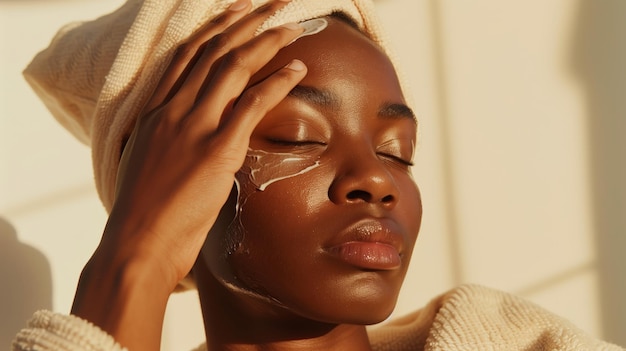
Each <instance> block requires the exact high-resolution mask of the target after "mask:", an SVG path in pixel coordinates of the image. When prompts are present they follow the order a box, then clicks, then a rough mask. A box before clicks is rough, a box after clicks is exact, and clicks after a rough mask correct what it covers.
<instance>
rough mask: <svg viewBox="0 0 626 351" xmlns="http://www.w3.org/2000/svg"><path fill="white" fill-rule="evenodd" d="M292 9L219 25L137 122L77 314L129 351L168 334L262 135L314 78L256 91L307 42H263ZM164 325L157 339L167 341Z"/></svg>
mask: <svg viewBox="0 0 626 351" xmlns="http://www.w3.org/2000/svg"><path fill="white" fill-rule="evenodd" d="M285 4H286V2H284V1H275V2H271V3H270V4H268V5H266V6H264V7H262V8H261V9H259V10H256V11H254V12H253V13H251V14H248V15H246V13H247V11H248V10H249V8H250V6H251V5H250V4H249V3H248V4H247V5H246V7H245V9H244V10H240V11H227V12H225V13H224V14H222V15H221V16H220V17H218V18H217V19H216V20H215V21H212V22H210V23H208V24H207V25H206V27H205V28H203V29H202V30H201V31H199V32H198V33H197V34H196V35H195V36H194V37H193V38H191V39H190V40H189V42H187V43H186V44H184V45H183V46H181V47H180V49H179V50H178V51H177V53H176V55H175V57H174V58H173V60H172V63H171V64H170V66H169V67H168V69H167V70H166V72H165V73H164V75H163V77H162V79H161V81H160V83H159V84H158V86H157V88H156V90H155V91H154V93H153V95H152V97H151V98H150V100H149V101H148V103H147V105H146V107H145V108H144V111H145V113H143V114H142V115H141V116H140V117H139V118H138V120H137V123H136V126H135V128H134V130H133V132H132V134H131V136H130V138H129V140H128V142H127V144H126V146H125V149H124V152H123V155H122V159H121V164H120V169H119V173H118V179H117V192H116V199H115V202H114V206H113V209H112V211H111V214H110V217H109V220H108V222H107V225H106V228H105V231H104V234H103V238H102V241H101V243H100V245H99V246H98V248H97V250H96V252H95V253H94V255H93V257H92V259H91V260H90V262H89V263H88V264H87V265H86V267H85V269H84V271H83V274H82V276H81V280H80V283H79V288H78V290H77V295H76V299H75V303H74V307H73V309H72V310H73V313H75V314H78V315H80V316H83V317H84V318H87V319H89V320H91V321H92V322H94V323H96V324H97V325H100V326H101V327H102V328H104V329H105V330H106V331H108V332H110V333H112V334H113V335H114V336H115V337H116V338H118V340H119V341H122V340H120V338H121V339H123V340H125V341H126V342H127V344H124V346H127V347H130V346H131V345H130V344H128V343H132V340H130V339H132V336H133V335H134V337H135V338H137V335H141V336H142V337H141V339H142V341H143V342H145V341H146V339H145V336H146V334H145V332H140V333H137V330H136V329H137V328H140V329H141V328H143V329H145V328H147V326H146V325H144V324H145V323H146V320H147V319H149V318H151V317H152V318H153V319H157V320H159V322H162V316H161V311H162V312H164V309H165V303H166V302H167V296H168V295H169V293H170V292H171V291H172V290H173V289H174V287H175V286H176V284H177V283H178V282H179V281H180V280H181V279H182V278H183V277H185V275H187V274H188V272H189V271H190V270H191V268H192V266H193V264H194V262H195V260H196V257H197V256H198V254H199V252H200V249H201V247H202V244H203V242H204V240H205V238H206V235H207V233H208V232H209V229H210V228H211V226H212V225H213V223H214V222H215V220H216V218H217V216H218V214H219V211H220V209H221V207H222V205H223V204H224V203H225V202H226V200H227V198H228V195H229V193H230V191H231V188H232V185H233V181H234V175H235V172H237V170H238V169H239V168H240V167H241V165H242V163H243V161H244V158H245V155H246V151H247V148H248V143H249V139H250V135H251V134H252V131H253V130H254V128H255V126H256V125H257V124H258V122H259V121H260V120H261V118H263V116H264V115H265V114H266V112H268V111H269V110H271V109H272V108H273V107H274V106H276V105H277V104H278V103H279V102H280V101H281V100H283V99H284V98H285V96H286V95H287V94H288V92H289V91H290V90H291V89H292V88H293V87H294V86H295V85H296V84H297V83H298V82H299V81H300V80H301V79H302V78H303V77H304V75H305V74H306V67H305V66H304V64H302V63H301V62H300V61H297V60H294V61H292V62H291V63H290V64H289V65H287V66H286V67H284V68H282V69H280V70H278V71H276V72H275V73H273V74H272V75H270V76H269V77H267V78H265V79H264V80H263V81H261V82H260V83H258V84H255V85H254V86H252V87H250V88H248V89H245V88H246V86H247V85H248V83H249V80H250V77H251V76H252V75H253V74H254V73H256V72H257V71H259V70H260V69H261V68H262V67H263V66H264V65H265V64H267V63H268V62H269V61H270V60H271V59H272V58H273V57H274V55H275V54H276V53H277V52H278V50H280V49H281V48H282V47H284V46H285V45H287V44H288V43H289V42H291V41H292V40H293V39H294V38H295V37H296V36H297V35H299V34H300V33H301V32H302V29H301V28H299V26H290V25H287V26H281V27H278V28H273V29H270V30H268V31H266V32H264V33H262V34H260V35H258V36H257V37H254V31H255V30H256V28H258V27H259V26H260V25H261V24H262V23H263V21H264V20H265V19H266V18H267V17H268V16H269V15H271V14H273V13H274V12H276V10H277V9H279V8H280V7H282V6H284V5H285ZM244 89H245V91H244ZM137 289H139V291H140V292H142V293H140V292H138V291H137ZM145 289H149V291H145ZM154 311H158V312H154ZM154 313H156V315H153V314H154ZM159 316H161V317H159ZM137 318H139V319H140V321H136V320H135V319H137ZM137 323H139V324H137ZM142 323H143V324H142ZM160 325H161V324H159V325H158V326H152V327H151V328H150V330H153V331H154V330H158V332H159V335H160ZM128 327H130V328H131V329H133V328H135V330H133V331H131V330H130V329H128ZM157 345H158V344H157ZM143 347H147V346H146V345H142V346H141V348H143Z"/></svg>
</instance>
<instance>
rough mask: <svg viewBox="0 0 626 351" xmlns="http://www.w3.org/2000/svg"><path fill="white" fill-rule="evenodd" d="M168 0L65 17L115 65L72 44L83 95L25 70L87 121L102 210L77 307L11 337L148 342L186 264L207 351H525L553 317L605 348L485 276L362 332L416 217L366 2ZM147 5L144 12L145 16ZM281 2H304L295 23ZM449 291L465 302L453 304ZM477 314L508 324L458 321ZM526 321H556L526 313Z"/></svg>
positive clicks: (390, 85)
mask: <svg viewBox="0 0 626 351" xmlns="http://www.w3.org/2000/svg"><path fill="white" fill-rule="evenodd" d="M163 3H164V2H157V1H154V2H150V1H147V2H145V3H142V2H140V1H129V3H127V4H126V5H125V6H124V7H123V8H122V9H121V10H120V11H118V12H117V13H116V14H113V15H111V16H107V17H103V18H102V19H100V20H98V21H100V22H98V21H96V22H93V23H92V24H86V25H84V27H83V28H81V29H80V30H76V31H73V32H72V31H69V32H66V34H65V37H64V38H67V37H68V36H69V37H72V36H76V37H78V38H79V39H81V40H84V39H85V38H84V37H81V36H83V35H84V36H85V37H90V39H91V40H94V41H96V42H97V44H98V45H99V46H96V47H97V49H96V50H95V51H96V52H97V53H98V55H93V56H92V55H91V54H92V52H91V51H89V50H90V49H91V48H93V47H94V46H95V45H93V42H91V43H89V45H84V46H82V48H86V49H79V50H78V52H77V53H72V58H71V59H70V60H69V61H68V63H67V65H66V66H65V67H70V68H71V69H75V66H76V62H75V61H76V60H77V61H79V62H83V61H81V60H80V59H79V58H80V57H81V55H87V54H85V52H84V51H81V50H87V51H88V52H89V55H87V56H89V57H90V58H93V59H94V60H96V61H98V60H104V61H105V62H108V63H109V64H108V65H107V64H103V65H100V64H96V65H95V66H97V67H96V68H97V69H95V70H94V68H93V67H91V66H89V64H90V63H92V62H91V60H85V61H86V62H88V64H86V65H87V67H88V69H87V70H86V71H87V73H88V74H89V78H88V79H87V81H88V82H89V84H91V85H90V88H93V87H95V88H93V90H94V91H96V93H95V95H96V96H97V104H95V106H92V105H93V101H91V100H90V99H85V96H78V97H77V96H76V95H80V94H71V95H72V96H69V97H68V95H66V94H65V93H66V91H65V90H63V89H62V88H60V87H58V86H57V87H54V89H49V84H47V83H50V82H51V81H53V82H54V83H55V84H58V82H59V79H50V78H48V80H47V81H46V80H45V79H42V78H40V77H41V76H42V74H40V73H41V72H40V71H38V68H37V67H36V66H37V64H33V65H32V66H31V68H29V70H28V71H27V77H29V80H30V82H31V84H32V85H33V86H34V88H35V89H36V90H38V91H39V92H40V95H42V96H43V97H44V98H46V94H47V93H49V91H51V90H52V91H54V92H55V93H56V92H58V91H62V93H59V95H60V97H57V98H56V99H57V100H56V105H58V101H62V102H66V103H68V107H67V108H65V109H63V110H61V111H59V110H58V109H55V108H54V107H52V109H53V112H54V113H56V116H57V118H59V119H60V120H61V121H62V123H64V124H65V125H70V124H71V123H77V124H79V125H81V126H82V129H81V128H78V130H82V131H83V132H84V133H85V135H82V136H83V137H85V138H91V139H92V144H93V147H94V167H95V169H96V181H97V184H98V189H99V192H100V195H101V198H102V199H103V203H104V204H105V207H107V209H108V210H109V211H110V217H109V220H108V222H107V225H106V227H105V230H104V233H103V238H102V241H101V243H100V245H99V247H98V248H97V249H96V252H95V253H94V255H93V256H92V258H91V260H90V261H89V262H88V263H87V265H86V266H85V268H84V270H83V274H82V275H81V278H80V281H79V286H78V289H77V292H76V297H75V301H74V305H73V308H72V315H74V316H75V317H74V316H60V315H54V314H51V313H46V312H44V313H40V314H38V315H36V316H35V319H34V321H33V322H32V325H31V328H30V329H26V330H25V331H23V332H22V333H21V334H20V335H18V337H17V338H16V341H15V343H14V348H15V349H18V350H19V349H44V347H48V349H55V345H56V347H59V348H61V347H62V348H66V349H90V348H95V349H103V350H114V349H118V348H120V345H121V346H123V347H126V348H128V349H131V350H141V349H145V350H155V349H158V348H159V342H160V332H161V328H162V322H163V318H164V312H165V306H166V303H167V299H168V297H169V295H170V294H171V293H172V291H174V290H175V289H176V288H177V286H179V284H180V283H181V281H183V280H185V279H187V280H189V277H187V276H188V274H189V273H190V272H191V277H192V278H191V280H192V281H193V282H194V283H195V285H196V286H197V288H198V291H199V295H200V300H201V305H202V311H203V316H204V324H205V330H206V336H207V345H206V348H207V349H208V350H370V349H380V350H392V349H393V350H400V349H406V350H419V349H431V350H436V349H451V348H450V346H451V345H453V343H455V342H456V343H457V344H456V348H459V349H463V348H466V349H480V348H484V347H491V348H494V347H495V348H499V347H498V346H505V345H506V346H516V347H519V348H520V349H528V347H529V346H542V345H543V344H542V343H543V342H545V340H548V341H552V340H557V339H558V338H560V337H561V336H562V335H567V336H568V338H569V336H570V335H573V337H574V338H576V339H575V342H576V345H581V343H582V342H586V343H587V344H586V345H589V346H590V347H595V346H600V347H606V348H607V349H610V348H611V346H610V345H608V344H603V343H601V342H599V341H594V340H591V339H588V338H587V337H586V336H584V335H579V332H578V331H577V330H576V329H574V328H572V327H570V326H569V325H567V324H566V323H565V322H561V321H559V320H558V318H556V317H554V316H552V315H549V314H547V313H545V312H543V311H541V310H540V309H538V308H537V307H535V306H531V305H529V304H527V303H524V302H522V301H519V300H517V299H515V298H513V297H510V296H508V295H505V294H502V293H498V292H492V291H489V290H487V289H483V288H480V287H463V288H460V289H458V290H456V291H455V292H452V293H449V294H447V295H444V296H442V297H440V298H438V299H436V300H434V301H433V303H431V304H430V305H429V306H427V307H426V308H425V309H423V310H421V311H419V312H418V313H415V314H413V315H411V316H409V317H407V318H405V319H403V320H400V321H398V322H395V323H393V324H390V325H389V326H387V327H385V328H383V329H381V330H379V331H375V332H373V333H371V334H368V332H367V330H366V328H365V326H366V325H369V324H374V323H378V322H381V321H383V320H385V319H386V318H387V317H388V316H389V314H390V313H391V311H392V310H393V307H394V305H395V301H396V298H397V295H398V292H399V289H400V286H401V283H402V280H403V278H404V275H405V273H406V270H407V268H408V264H409V261H410V257H411V252H412V248H413V245H414V243H415V240H416V237H417V233H418V231H419V225H420V221H421V201H420V196H419V191H418V189H417V186H416V185H415V183H414V181H413V179H412V177H411V173H410V170H409V168H410V166H411V159H412V157H413V151H414V145H415V135H416V128H417V124H416V120H415V116H414V115H413V113H412V111H411V109H410V108H409V107H408V106H407V104H406V101H405V98H404V95H403V92H402V89H401V84H400V83H399V81H398V78H397V75H396V73H395V70H394V67H393V64H392V63H391V61H390V60H389V58H388V55H387V53H386V51H384V49H383V47H382V45H383V42H382V40H381V39H380V35H379V32H378V28H377V27H376V24H375V21H373V20H372V19H371V7H370V6H371V5H369V4H367V3H364V2H360V1H355V2H352V1H333V2H330V1H329V2H328V4H325V2H324V1H315V2H313V1H305V0H303V1H294V2H293V3H289V1H272V2H269V3H267V4H266V5H264V6H261V7H259V8H258V9H256V10H255V11H252V12H250V11H251V8H252V4H250V3H249V2H248V1H246V0H241V1H237V2H235V3H233V4H229V6H230V7H229V8H228V9H227V10H226V11H225V12H223V13H220V14H219V15H217V17H213V16H206V17H207V18H202V20H201V21H197V22H194V21H190V20H189V18H196V20H197V17H194V16H196V13H194V11H192V10H194V9H195V10H196V12H201V11H203V10H204V8H203V7H202V6H200V5H197V4H194V5H193V6H190V7H185V6H186V5H185V4H186V2H185V1H180V2H174V1H173V2H171V7H169V8H167V6H169V5H164V4H163ZM221 5H224V6H225V5H226V4H225V3H222V2H218V3H215V4H211V5H209V7H207V10H208V11H215V12H216V13H218V12H219V11H221V8H220V6H221ZM159 6H164V8H160V7H159ZM194 6H195V8H194ZM159 9H161V10H163V9H165V10H163V11H160V10H159ZM146 13H148V14H150V18H151V20H154V22H155V23H157V25H156V26H151V25H150V23H152V22H150V23H148V24H145V23H144V22H143V21H142V20H143V19H144V17H142V16H143V15H145V14H146ZM290 16H292V17H293V19H294V20H296V21H297V22H301V21H303V20H310V19H313V20H310V21H307V22H303V23H302V24H295V23H294V22H293V21H289V20H287V19H289V18H290ZM200 17H202V16H200ZM155 18H156V19H155ZM276 22H279V23H276ZM285 22H287V23H286V24H285ZM162 23H166V24H165V25H161V24H162ZM200 23H201V24H202V27H201V28H200V29H198V30H196V28H195V27H194V26H196V25H197V24H200ZM107 24H108V25H110V27H108V29H109V30H103V28H102V26H106V25H107ZM276 25H278V26H276ZM99 26H100V27H99ZM185 26H188V27H185ZM94 27H97V28H96V29H98V30H97V31H95V30H94ZM146 28H149V29H151V30H152V31H151V34H150V35H149V36H148V37H149V38H151V40H147V41H145V42H144V43H143V46H135V45H131V44H132V43H135V44H141V41H133V40H131V39H132V35H134V34H136V33H138V32H140V31H139V29H146ZM181 28H187V29H189V28H193V30H192V31H193V32H194V34H193V36H192V37H191V38H188V39H186V40H185V44H183V45H182V46H180V47H179V48H178V49H177V50H176V52H175V53H174V52H173V51H172V50H171V49H173V48H176V47H177V46H178V45H179V44H180V43H181V41H180V40H178V39H180V38H186V36H187V33H186V31H185V30H181V33H178V32H177V31H176V29H178V30H180V29H181ZM259 28H260V30H259ZM112 31H113V32H112ZM115 31H119V32H121V33H124V35H127V36H126V37H125V38H124V36H123V35H119V33H117V32H115ZM126 32H128V33H129V34H125V33H126ZM257 32H260V34H258V35H255V34H256V33H257ZM94 33H96V37H95V38H96V39H94ZM116 33H117V34H116ZM133 33H134V34H133ZM303 34H313V35H309V36H304V37H302V35H303ZM100 36H102V37H100ZM170 36H171V37H170ZM111 37H113V39H111ZM101 38H103V40H102V42H100V41H99V40H100V39H101ZM116 38H118V39H116ZM119 38H124V40H123V41H122V40H121V39H119ZM129 38H131V39H129ZM155 38H158V40H157V39H155ZM294 40H295V41H294ZM78 41H80V40H78ZM103 43H104V44H103ZM155 43H158V45H157V46H156V47H155V46H154V44H155ZM54 44H55V43H54V42H53V45H54ZM57 45H58V46H59V47H62V48H63V49H64V50H65V49H66V47H65V46H63V45H59V44H58V43H57ZM107 45H109V46H107ZM113 48H115V49H116V50H112V49H113ZM118 48H119V51H118V50H117V49H118ZM112 52H113V54H112V55H114V56H115V57H113V58H108V57H106V56H107V55H111V53H112ZM56 54H58V52H57V53H51V52H50V51H48V53H43V54H41V55H43V56H40V57H39V58H38V59H36V60H35V62H41V61H43V60H46V62H50V60H49V59H50V57H49V56H52V57H56V56H54V55H56ZM103 56H104V57H105V59H103ZM77 57H78V58H77ZM170 57H171V60H170ZM111 61H112V63H111ZM129 62H130V63H129ZM168 62H169V63H168ZM166 64H167V66H166ZM54 65H55V67H58V63H55V64H54ZM155 65H156V66H155ZM129 71H130V73H129ZM100 73H102V74H100ZM105 76H106V79H105V78H104V77H105ZM119 77H124V78H123V79H122V80H124V84H118V82H117V80H116V79H117V78H119ZM94 81H95V83H94ZM69 86H70V87H75V85H74V84H69ZM79 90H80V92H82V93H84V91H85V89H84V87H82V86H81V87H80V89H79ZM86 90H89V89H86ZM50 105H55V104H54V103H53V104H50ZM56 105H55V106H56ZM83 110H89V111H90V112H89V113H84V114H81V112H82V111H83ZM76 111H80V112H79V113H76ZM91 111H93V112H91ZM67 115H70V117H69V118H68V117H67ZM75 115H79V116H83V117H84V116H87V118H89V121H88V122H85V120H80V121H78V122H76V120H75ZM92 118H93V119H94V120H95V121H94V120H91V119H92ZM72 121H73V122H72ZM84 125H87V127H84ZM70 128H72V126H71V125H70ZM78 133H81V132H78ZM120 156H121V157H120ZM118 160H119V165H118ZM207 233H208V235H207ZM186 277H187V278H186ZM468 296H469V297H470V298H468ZM472 296H473V298H472ZM480 298H483V299H484V300H485V301H487V302H485V301H483V300H480ZM464 299H465V300H467V301H464ZM459 301H464V302H465V304H463V305H464V306H467V309H466V310H465V311H468V312H470V313H467V312H466V313H463V311H462V310H457V308H458V307H457V306H458V305H459V303H458V302H459ZM479 301H480V302H482V303H484V305H482V306H487V307H488V306H490V305H489V301H491V302H492V303H493V302H494V301H495V305H496V306H498V307H500V306H503V308H502V309H501V310H500V311H504V313H503V314H504V316H505V317H507V316H509V314H510V311H514V312H516V314H515V318H514V320H510V318H509V319H507V318H501V319H498V318H499V317H502V315H501V314H500V313H499V312H491V313H492V314H493V315H489V314H482V312H481V313H471V312H475V311H472V310H471V308H472V307H474V308H475V307H476V306H481V305H479V304H477V302H479ZM487 310H488V309H487ZM517 312H519V313H517ZM76 317H78V318H76ZM474 319H479V320H482V319H486V320H488V321H492V323H494V324H493V325H497V326H498V330H500V331H501V333H497V335H491V333H489V332H488V331H489V330H490V328H489V327H487V328H485V325H484V324H476V325H474V324H473V323H468V322H470V321H473V320H474ZM87 321H88V322H91V323H93V324H94V325H95V326H97V327H93V326H91V325H89V324H88V323H87ZM459 321H464V322H465V323H462V327H461V328H456V329H455V328H454V326H455V325H456V324H455V323H458V322H459ZM519 321H522V322H524V323H526V324H528V326H525V325H524V323H521V324H520V323H519ZM537 321H547V322H546V323H548V322H549V323H552V324H550V325H551V327H550V328H543V329H542V330H535V329H533V328H531V327H530V325H532V324H535V323H536V322H537ZM555 321H558V323H557V322H555ZM552 325H554V326H552ZM450 326H452V329H455V331H454V332H455V333H456V334H454V335H451V336H450V335H449V334H450V331H449V328H448V327H450ZM476 326H478V328H476ZM551 328H552V329H551ZM485 329H486V330H487V332H485ZM528 330H532V334H531V333H526V331H528ZM546 332H554V333H555V334H554V335H555V336H554V337H553V338H550V337H548V338H547V339H546V335H549V334H546ZM559 333H560V334H559ZM564 340H565V339H564ZM581 340H582V341H581ZM482 341H484V344H483V343H481V342H482ZM60 345H63V346H60ZM564 345H565V344H564ZM572 345H573V344H572Z"/></svg>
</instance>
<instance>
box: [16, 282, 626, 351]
mask: <svg viewBox="0 0 626 351" xmlns="http://www.w3.org/2000/svg"><path fill="white" fill-rule="evenodd" d="M370 339H371V341H372V345H373V346H374V349H375V350H377V351H392V350H393V351H399V350H402V351H409V350H410V351H419V350H424V351H457V350H458V351H460V350H467V351H470V350H472V351H474V350H520V351H522V350H523V351H534V350H562V351H581V350H606V351H618V350H626V349H623V348H621V347H619V346H617V345H613V344H609V343H607V342H603V341H600V340H597V339H594V338H592V337H590V336H589V335H587V334H585V333H584V332H583V331H581V330H580V329H578V328H576V327H575V326H573V325H572V324H571V323H569V322H568V321H566V320H564V319H562V318H560V317H558V316H555V315H554V314H551V313H550V312H547V311H546V310H544V309H542V308H541V307H539V306H537V305H534V304H532V303H530V302H528V301H525V300H523V299H521V298H519V297H515V296H512V295H510V294H507V293H504V292H501V291H496V290H492V289H489V288H485V287H482V286H477V285H463V286H460V287H458V288H456V289H454V290H451V291H449V292H448V293H446V294H443V295H441V296H439V297H437V298H435V299H434V300H432V301H431V302H430V303H429V304H428V305H426V306H425V307H424V308H422V309H421V310H419V311H416V312H414V313H412V314H410V315H407V316H405V317H403V318H400V319H397V320H394V321H392V322H390V323H386V324H384V325H382V326H379V327H375V328H373V329H371V330H370ZM204 349H205V347H204V346H201V347H200V348H199V349H198V350H204ZM13 350H14V351H19V350H31V351H35V350H37V351H52V350H54V351H58V350H68V351H121V350H124V348H123V347H121V346H120V345H119V344H117V343H116V342H115V340H114V339H113V337H111V336H110V335H108V334H106V333H105V332H103V331H102V330H100V329H99V328H98V327H96V326H94V325H92V324H90V323H89V322H87V321H84V320H82V319H80V318H78V317H75V316H67V315H61V314H56V313H53V312H50V311H39V312H37V313H35V315H34V316H33V318H32V320H31V321H30V322H29V325H28V328H26V329H23V330H22V331H21V332H19V333H18V334H17V336H16V338H15V340H14V341H13Z"/></svg>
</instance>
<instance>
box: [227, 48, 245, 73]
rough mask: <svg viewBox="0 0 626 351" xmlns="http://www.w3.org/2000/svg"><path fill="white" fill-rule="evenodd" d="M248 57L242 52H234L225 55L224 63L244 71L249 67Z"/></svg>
mask: <svg viewBox="0 0 626 351" xmlns="http://www.w3.org/2000/svg"><path fill="white" fill-rule="evenodd" d="M247 61H248V59H247V55H245V54H244V53H243V52H241V50H232V51H229V52H228V53H227V54H225V55H224V58H223V62H224V64H225V65H226V66H228V67H232V68H235V69H243V68H244V67H246V66H247Z"/></svg>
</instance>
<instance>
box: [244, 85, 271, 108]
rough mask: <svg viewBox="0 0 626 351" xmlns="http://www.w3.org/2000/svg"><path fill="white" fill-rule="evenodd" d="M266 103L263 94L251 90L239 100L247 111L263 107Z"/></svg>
mask: <svg viewBox="0 0 626 351" xmlns="http://www.w3.org/2000/svg"><path fill="white" fill-rule="evenodd" d="M264 101H265V99H264V97H263V94H261V93H260V92H259V91H258V90H257V89H249V90H248V91H246V92H245V93H244V94H243V95H241V98H240V99H239V104H240V105H242V106H243V107H244V108H247V109H254V108H258V107H260V106H262V105H263V102H264Z"/></svg>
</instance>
